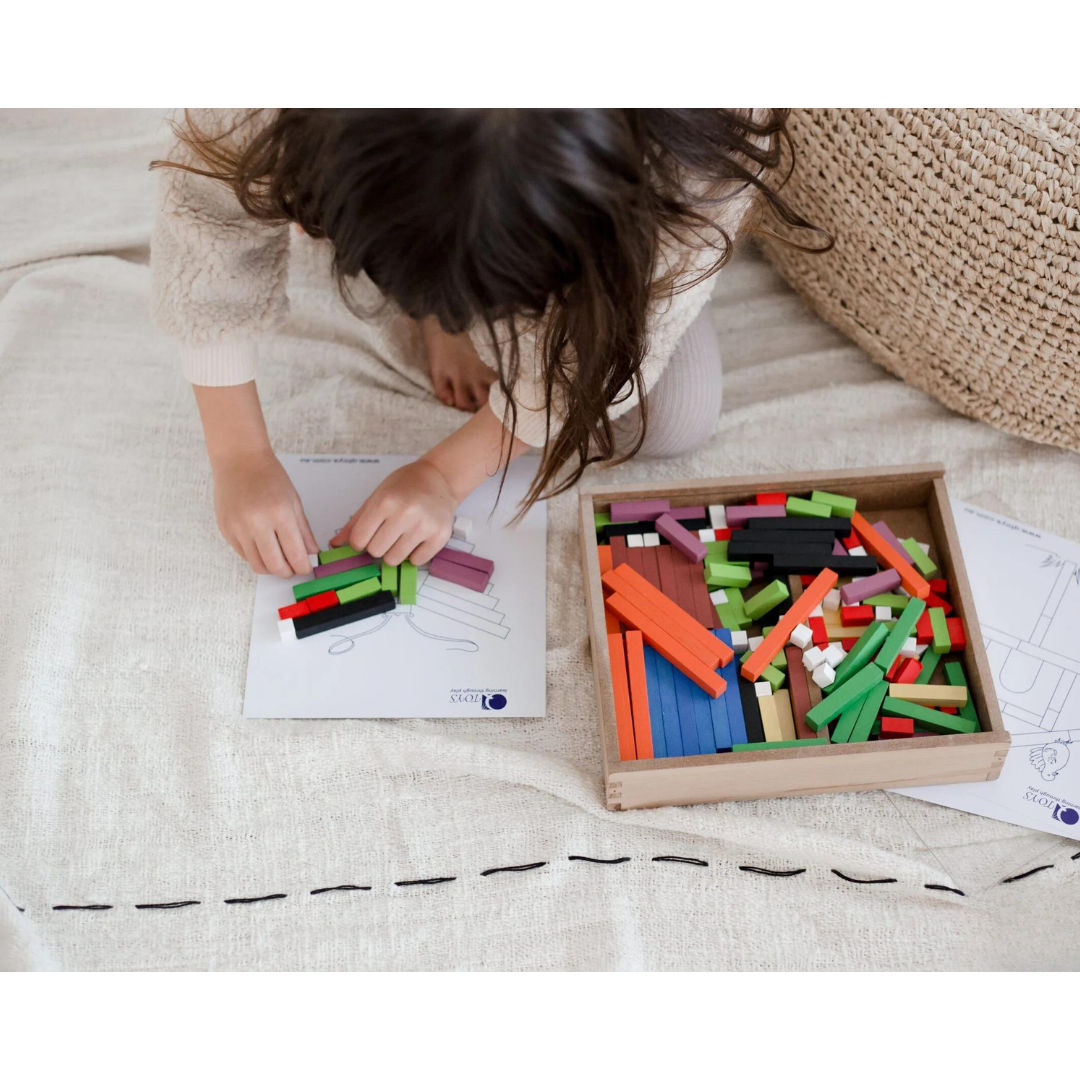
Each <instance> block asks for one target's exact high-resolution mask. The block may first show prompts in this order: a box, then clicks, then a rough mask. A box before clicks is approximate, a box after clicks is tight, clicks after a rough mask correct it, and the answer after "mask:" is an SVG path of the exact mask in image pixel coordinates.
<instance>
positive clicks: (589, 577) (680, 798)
mask: <svg viewBox="0 0 1080 1080" xmlns="http://www.w3.org/2000/svg"><path fill="white" fill-rule="evenodd" d="M944 473H945V470H944V467H943V466H942V465H940V464H928V465H905V466H899V467H895V468H884V469H883V468H870V469H851V470H846V471H840V472H819V473H794V474H784V475H771V476H736V477H729V478H718V479H711V480H689V481H684V482H678V483H652V484H628V485H620V486H612V487H602V486H597V487H588V488H584V489H583V490H582V491H581V502H580V509H581V550H582V557H583V560H584V574H585V599H586V604H587V607H588V620H589V636H590V639H591V643H592V656H593V677H594V679H595V683H596V698H597V712H598V714H599V719H600V744H601V747H602V750H603V758H604V780H605V790H606V799H607V806H608V808H609V809H611V810H630V809H636V808H639V807H647V806H672V805H686V804H690V803H700V802H719V801H722V800H727V799H756V798H770V797H773V796H778V795H809V794H814V793H818V792H824V791H866V790H870V789H873V788H891V787H903V786H905V785H919V784H949V783H968V782H971V781H976V780H993V779H995V778H996V777H997V776H998V774H999V773H1000V772H1001V767H1002V765H1003V763H1004V761H1005V754H1006V752H1007V750H1008V748H1009V734H1008V732H1007V731H1006V730H1005V727H1004V725H1003V724H1002V721H1001V713H1000V711H999V710H998V704H997V697H996V695H995V693H994V684H993V679H992V677H991V674H990V668H989V665H988V663H987V659H986V652H985V650H984V648H983V644H982V638H981V635H980V632H979V624H978V622H977V621H976V615H975V605H974V601H973V600H972V596H971V586H970V583H969V582H968V577H967V573H966V571H965V569H964V563H963V559H962V558H961V555H960V544H959V539H958V536H957V532H956V524H955V522H954V520H953V515H952V510H951V508H950V506H949V498H948V493H947V491H946V488H945V481H944V479H943V477H944ZM815 488H817V489H821V490H825V491H831V492H834V493H836V494H840V495H848V496H852V497H854V498H856V499H857V500H858V505H859V510H860V511H861V512H863V513H864V514H865V513H868V512H869V514H870V516H871V520H884V521H885V522H887V524H888V525H889V527H890V528H891V529H892V530H893V532H894V533H896V535H898V536H915V537H916V538H917V539H919V540H922V541H923V542H929V544H930V557H931V558H932V559H933V560H934V562H936V563H937V565H938V568H939V573H940V574H941V576H943V577H945V578H946V579H947V580H948V582H949V586H950V598H951V602H952V603H953V605H954V607H955V609H956V614H958V615H960V616H961V617H962V618H963V620H964V627H965V630H966V636H967V646H966V648H965V650H964V653H963V659H964V666H965V669H966V672H967V677H968V682H969V689H970V693H971V700H972V702H973V703H974V705H975V708H976V710H977V712H978V715H979V718H980V720H981V721H982V725H983V730H981V731H979V732H976V733H974V734H970V735H936V736H928V737H922V738H916V739H893V740H886V741H875V742H866V743H854V744H834V745H828V746H808V747H805V748H793V749H780V750H759V751H746V752H739V753H723V754H708V755H701V756H696V757H677V758H660V759H655V760H648V761H621V760H620V759H619V751H618V737H617V733H616V727H615V709H614V702H613V698H612V688H611V668H610V661H609V658H608V648H607V635H606V633H605V628H604V599H603V591H602V586H601V583H600V567H599V563H598V558H597V550H596V548H597V542H596V529H595V524H594V519H593V514H594V513H596V512H600V511H606V510H607V509H608V508H609V506H610V504H611V502H612V501H617V500H629V499H650V498H667V499H669V500H670V501H671V505H672V506H695V505H700V504H702V503H704V504H706V505H709V504H717V503H722V504H731V503H738V502H745V501H747V500H748V499H752V498H753V496H754V495H755V494H756V493H757V492H765V491H785V492H788V493H791V494H808V493H809V492H810V491H811V490H812V489H815Z"/></svg>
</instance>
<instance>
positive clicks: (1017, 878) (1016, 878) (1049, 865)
mask: <svg viewBox="0 0 1080 1080" xmlns="http://www.w3.org/2000/svg"><path fill="white" fill-rule="evenodd" d="M1053 868H1054V864H1053V863H1047V864H1046V865H1045V866H1036V867H1034V868H1033V869H1031V870H1025V871H1024V872H1023V873H1022V874H1013V876H1012V877H1007V878H1002V879H1001V884H1002V885H1008V884H1009V882H1011V881H1023V880H1024V878H1026V877H1031V875H1032V874H1037V873H1039V871H1041V870H1053Z"/></svg>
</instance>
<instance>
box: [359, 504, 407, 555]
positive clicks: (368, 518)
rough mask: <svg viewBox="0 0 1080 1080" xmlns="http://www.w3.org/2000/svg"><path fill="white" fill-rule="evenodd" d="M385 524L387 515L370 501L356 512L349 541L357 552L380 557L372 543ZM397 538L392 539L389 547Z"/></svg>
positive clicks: (388, 543) (388, 542)
mask: <svg viewBox="0 0 1080 1080" xmlns="http://www.w3.org/2000/svg"><path fill="white" fill-rule="evenodd" d="M384 524H385V515H384V514H383V512H382V511H381V510H378V509H376V508H375V507H374V505H372V501H371V500H370V499H369V500H368V501H367V502H366V503H364V505H363V506H361V507H360V509H359V510H357V512H356V520H355V521H354V522H353V524H352V528H351V529H350V530H349V534H348V540H349V543H350V544H352V546H353V547H354V548H356V550H357V551H366V552H367V553H368V554H369V555H375V556H376V557H378V555H379V552H377V551H372V550H371V541H372V539H373V538H374V537H375V534H376V533H377V532H378V531H379V530H380V529H381V528H382V527H383V525H384ZM394 539H396V538H395V537H390V538H389V539H388V541H387V546H389V545H390V544H391V543H393V541H394Z"/></svg>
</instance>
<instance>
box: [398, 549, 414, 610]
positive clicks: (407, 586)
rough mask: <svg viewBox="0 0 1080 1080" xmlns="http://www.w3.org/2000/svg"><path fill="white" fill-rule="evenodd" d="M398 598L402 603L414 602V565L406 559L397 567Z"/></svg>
mask: <svg viewBox="0 0 1080 1080" xmlns="http://www.w3.org/2000/svg"><path fill="white" fill-rule="evenodd" d="M398 600H399V601H400V602H401V603H403V604H415V603H416V567H415V566H414V565H413V564H412V563H411V562H409V560H408V559H406V560H405V561H404V562H403V563H402V564H401V565H400V566H399V567H398Z"/></svg>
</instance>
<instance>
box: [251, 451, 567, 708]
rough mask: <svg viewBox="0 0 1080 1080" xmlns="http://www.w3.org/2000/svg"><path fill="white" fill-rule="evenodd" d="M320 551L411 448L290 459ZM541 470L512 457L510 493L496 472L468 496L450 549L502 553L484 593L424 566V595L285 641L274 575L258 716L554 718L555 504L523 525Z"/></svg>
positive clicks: (255, 630)
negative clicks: (548, 711) (550, 629)
mask: <svg viewBox="0 0 1080 1080" xmlns="http://www.w3.org/2000/svg"><path fill="white" fill-rule="evenodd" d="M279 456H280V459H281V462H282V464H283V465H284V466H285V470H286V471H287V472H288V474H289V476H290V478H291V479H292V481H293V483H294V484H295V485H296V490H297V491H298V492H299V494H300V498H301V499H302V500H303V503H304V509H305V510H306V512H307V515H308V520H309V521H310V522H311V527H312V529H313V530H314V532H315V538H316V540H317V541H318V542H319V544H320V546H321V547H323V548H325V547H328V546H329V542H330V537H332V536H333V535H334V534H335V533H336V532H337V531H338V529H340V528H341V527H342V526H343V525H344V524H345V523H346V522H347V521H348V519H349V518H350V517H351V516H352V514H353V512H354V511H355V510H356V509H358V508H359V506H360V505H361V503H363V501H364V499H365V498H367V496H368V495H370V494H371V492H372V491H374V490H375V488H376V487H377V486H378V484H379V483H380V482H381V481H382V480H383V479H384V478H385V477H386V476H388V475H389V474H390V473H391V472H393V471H394V470H395V469H397V468H400V467H401V466H402V465H405V464H407V463H408V462H410V461H413V460H415V459H414V458H412V457H405V456H402V455H382V456H371V457H362V456H341V455H325V456H311V455H303V454H281V455H279ZM535 471H536V459H535V458H519V459H518V460H517V461H515V462H514V463H513V464H511V466H510V468H509V470H508V472H507V476H506V482H505V484H504V485H503V489H502V493H501V495H500V494H499V481H500V477H499V476H496V477H493V478H492V479H490V480H488V481H487V482H486V483H485V484H483V485H482V486H481V487H480V488H478V489H477V490H476V491H475V492H473V494H472V495H470V496H469V498H468V499H466V500H465V502H464V503H462V505H461V507H460V508H459V510H458V514H459V515H461V516H463V517H467V518H469V519H471V521H472V523H473V528H472V535H471V536H470V538H469V540H468V541H467V542H466V541H459V540H453V541H451V544H450V546H453V547H456V548H458V549H460V550H462V551H468V552H471V553H474V554H476V555H478V556H481V557H483V558H485V559H491V560H492V561H493V562H494V563H495V570H494V572H493V573H492V575H491V580H490V582H489V583H488V586H487V588H486V590H485V591H484V592H476V591H474V590H472V589H467V588H464V587H463V586H461V585H457V584H454V583H452V582H448V581H442V580H440V579H438V578H434V577H431V576H430V575H429V574H428V573H427V572H426V571H425V570H423V569H422V570H420V571H419V574H418V581H419V585H418V589H417V594H416V603H415V604H409V605H403V604H398V606H397V607H396V608H395V609H394V610H393V611H391V612H387V613H386V614H382V615H376V616H374V617H372V618H369V619H365V620H362V621H361V622H357V623H353V624H351V625H348V626H342V627H339V628H337V629H336V630H330V631H327V632H326V633H322V634H314V635H312V636H311V637H306V638H301V639H300V640H298V641H291V642H286V641H282V640H281V636H280V634H279V632H278V624H277V610H278V608H280V607H284V606H285V605H287V604H290V603H292V602H293V592H292V586H293V585H294V584H296V583H297V581H302V580H306V579H304V578H293V579H292V581H284V580H282V579H281V578H277V577H270V576H265V575H264V576H260V577H259V579H258V585H257V586H256V590H255V612H254V615H253V617H252V626H251V649H250V652H249V654H248V671H247V691H246V694H245V696H244V716H246V717H262V718H269V717H296V718H321V717H330V718H353V717H359V718H364V717H459V716H470V717H492V718H494V717H499V716H543V715H544V711H545V700H544V689H545V686H544V680H545V662H546V653H545V649H546V636H547V635H546V623H545V610H546V588H545V586H546V542H547V511H546V505H545V504H544V503H538V504H537V505H536V506H534V507H533V508H532V509H531V510H530V511H529V513H528V514H527V515H525V517H524V519H522V520H521V521H520V522H518V523H516V524H514V525H510V524H509V523H510V519H511V518H513V516H514V514H515V513H516V512H517V509H518V506H519V504H520V502H521V499H522V498H523V497H524V495H525V492H526V490H527V489H528V487H529V484H530V482H531V481H532V477H533V475H534V474H535Z"/></svg>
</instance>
